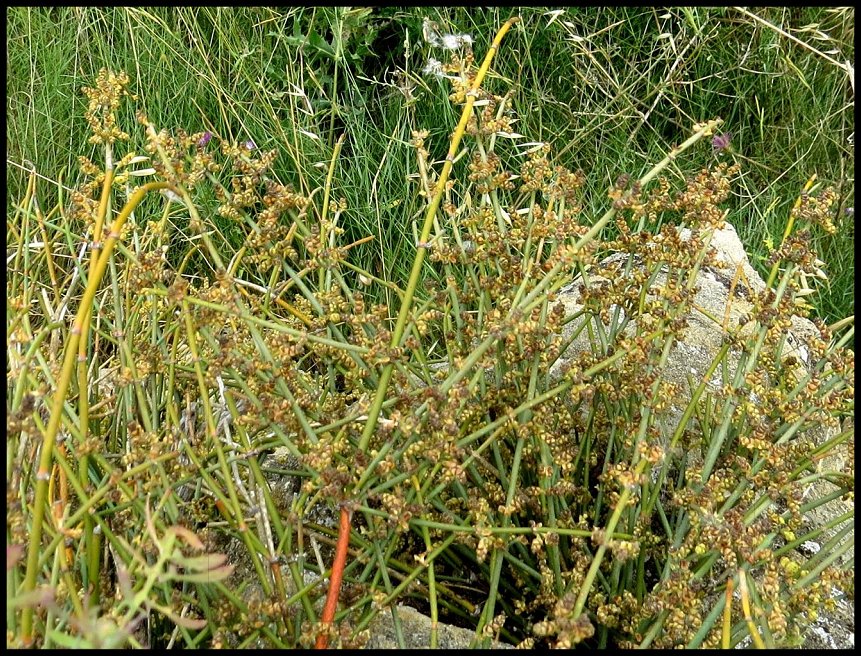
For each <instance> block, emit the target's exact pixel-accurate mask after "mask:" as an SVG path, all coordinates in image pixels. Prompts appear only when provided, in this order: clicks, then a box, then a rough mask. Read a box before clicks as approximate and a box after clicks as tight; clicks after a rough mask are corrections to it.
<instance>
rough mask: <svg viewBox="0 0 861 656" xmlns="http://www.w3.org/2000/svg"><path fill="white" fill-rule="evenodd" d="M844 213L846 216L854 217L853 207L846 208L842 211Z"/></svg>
mask: <svg viewBox="0 0 861 656" xmlns="http://www.w3.org/2000/svg"><path fill="white" fill-rule="evenodd" d="M843 211H844V212H845V213H846V216H855V207H854V206H853V207H847V208H846V209H845V210H843Z"/></svg>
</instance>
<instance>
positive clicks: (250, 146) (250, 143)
mask: <svg viewBox="0 0 861 656" xmlns="http://www.w3.org/2000/svg"><path fill="white" fill-rule="evenodd" d="M245 147H246V148H247V149H248V150H254V149H255V148H257V144H256V143H254V141H253V140H252V139H249V140H248V141H246V142H245Z"/></svg>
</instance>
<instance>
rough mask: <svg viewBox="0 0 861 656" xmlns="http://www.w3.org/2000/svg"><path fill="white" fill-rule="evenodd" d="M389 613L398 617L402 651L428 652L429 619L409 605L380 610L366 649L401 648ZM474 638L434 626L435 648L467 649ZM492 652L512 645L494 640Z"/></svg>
mask: <svg viewBox="0 0 861 656" xmlns="http://www.w3.org/2000/svg"><path fill="white" fill-rule="evenodd" d="M392 612H396V613H397V614H398V618H399V619H400V622H401V632H402V634H403V637H404V648H406V649H427V648H428V647H430V644H431V643H430V636H431V619H430V618H429V617H427V616H426V615H423V614H422V613H420V612H418V611H417V610H415V609H414V608H410V607H409V606H401V605H399V606H396V607H395V608H394V609H393V610H392V611H391V612H389V611H383V612H381V613H380V614H379V615H377V617H376V619H375V620H374V621H373V622H372V623H371V638H370V640H369V641H368V644H367V645H366V646H365V648H366V649H400V648H401V647H400V645H399V644H398V639H397V634H396V633H395V624H394V620H393V619H392ZM474 638H475V632H474V631H470V630H468V629H462V628H459V627H456V626H451V625H449V624H443V623H439V624H438V625H437V648H438V649H467V648H469V646H470V644H471V643H472V641H473V639H474ZM490 648H491V649H512V646H511V645H507V644H504V643H502V642H497V641H493V642H492V644H491V647H490Z"/></svg>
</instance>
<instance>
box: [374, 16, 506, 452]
mask: <svg viewBox="0 0 861 656" xmlns="http://www.w3.org/2000/svg"><path fill="white" fill-rule="evenodd" d="M519 20H520V19H519V18H518V17H516V16H515V17H512V18H509V19H508V20H507V21H506V22H505V24H504V25H503V26H502V27H501V28H500V29H499V32H497V34H496V37H495V38H494V39H493V43H492V44H491V45H490V48H489V49H488V51H487V55H486V56H485V58H484V63H483V64H482V65H481V68H480V69H478V73H476V75H475V80H474V81H473V84H472V88H471V89H470V90H469V92H468V93H467V94H466V105H465V106H464V108H463V113H462V114H461V117H460V122H459V123H458V124H457V128H455V131H454V134H453V135H452V138H451V145H450V146H449V149H448V155H446V158H445V164H444V165H443V167H442V173H441V174H440V177H439V180H438V181H437V186H436V191H435V193H434V198H433V201H432V202H431V204H430V206H429V207H428V211H427V214H426V215H425V222H424V225H423V226H422V232H421V236H420V237H419V243H418V244H417V251H416V256H415V259H414V260H413V267H412V270H411V271H410V277H409V282H408V283H407V288H406V290H405V292H404V299H403V302H402V303H401V310H400V312H399V313H398V320H397V323H396V324H395V330H394V332H393V333H392V341H391V346H392V348H396V347H398V346H399V345H400V343H401V338H402V337H403V334H404V328H405V327H406V325H407V318H408V317H409V314H410V307H411V306H412V302H413V295H414V294H415V291H416V287H417V286H418V282H419V276H420V275H421V270H422V265H423V264H424V259H425V254H426V253H427V240H428V237H430V232H431V228H432V227H433V220H434V217H435V216H436V213H437V210H438V209H439V205H440V201H441V200H442V196H443V193H445V185H446V182H447V181H448V176H449V174H450V173H451V168H452V165H453V163H454V156H455V154H456V153H457V147H458V145H460V140H461V138H462V137H463V133H464V131H465V130H466V124H467V123H468V122H469V119H470V117H471V116H472V106H473V104H474V103H475V99H476V97H477V96H478V89H479V87H480V86H481V83H482V81H483V80H484V76H485V75H486V74H487V71H488V69H489V68H490V62H491V61H492V60H493V56H494V54H496V51H497V49H498V48H499V44H500V42H501V41H502V38H503V37H504V36H505V34H506V33H507V32H508V30H509V29H511V26H512V25H514V24H515V23H517V22H518V21H519ZM394 368H395V365H394V363H391V364H388V365H386V367H385V369H383V373H382V375H381V376H380V382H379V384H378V385H377V395H376V396H375V397H374V403H373V405H372V406H371V409H370V412H368V421H367V422H366V423H365V428H364V430H363V431H362V437H361V439H360V440H359V449H360V450H361V451H366V450H367V448H368V444H369V443H370V441H371V436H372V435H373V434H374V429H375V428H376V426H377V419H378V418H379V416H380V410H381V409H382V407H383V400H384V399H385V397H386V390H387V389H388V386H389V380H391V377H392V372H393V371H394Z"/></svg>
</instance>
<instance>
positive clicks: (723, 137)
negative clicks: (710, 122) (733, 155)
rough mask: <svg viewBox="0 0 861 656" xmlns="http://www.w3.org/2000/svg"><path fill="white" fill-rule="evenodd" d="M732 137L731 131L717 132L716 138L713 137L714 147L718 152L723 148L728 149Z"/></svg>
mask: <svg viewBox="0 0 861 656" xmlns="http://www.w3.org/2000/svg"><path fill="white" fill-rule="evenodd" d="M731 139H732V133H731V132H725V133H723V134H716V135H715V136H714V138H712V148H714V151H715V152H716V153H719V152H720V151H722V150H726V149H727V148H729V146H730V140H731Z"/></svg>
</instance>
